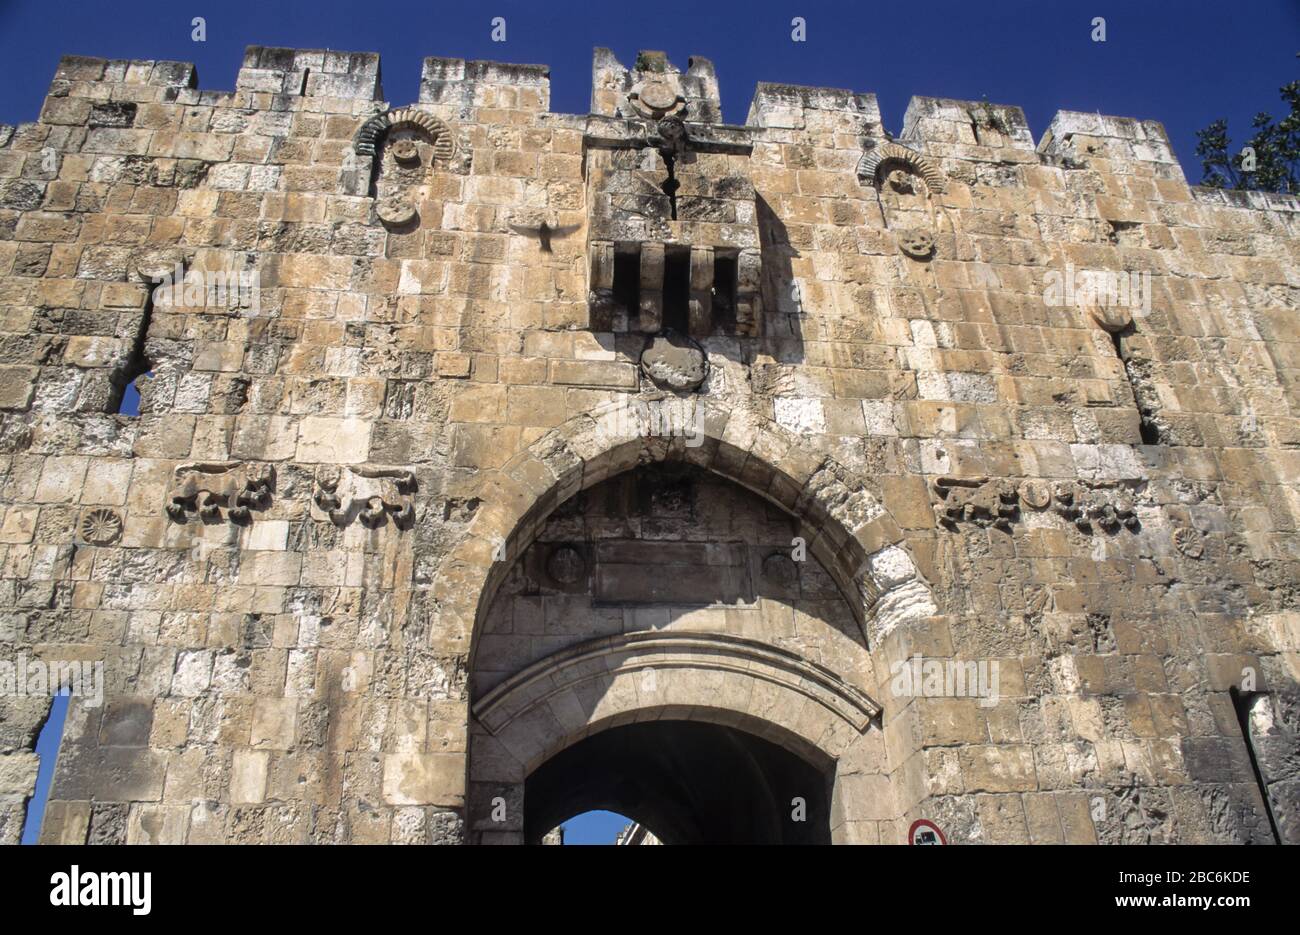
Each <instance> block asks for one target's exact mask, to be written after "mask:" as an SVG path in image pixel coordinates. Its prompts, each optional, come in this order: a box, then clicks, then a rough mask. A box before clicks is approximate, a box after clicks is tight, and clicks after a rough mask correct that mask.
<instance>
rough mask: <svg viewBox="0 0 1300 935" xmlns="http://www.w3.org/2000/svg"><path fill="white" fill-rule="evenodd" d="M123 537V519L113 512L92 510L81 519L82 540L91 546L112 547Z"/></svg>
mask: <svg viewBox="0 0 1300 935" xmlns="http://www.w3.org/2000/svg"><path fill="white" fill-rule="evenodd" d="M121 537H122V518H121V517H120V516H118V515H117V514H116V513H114V512H113V511H112V510H108V509H101V510H91V511H90V512H89V513H87V514H86V515H85V516H83V517H82V518H81V538H83V539H85V540H86V541H87V542H89V543H90V544H91V545H112V544H113V543H114V542H116V541H117V540H118V539H120V538H121Z"/></svg>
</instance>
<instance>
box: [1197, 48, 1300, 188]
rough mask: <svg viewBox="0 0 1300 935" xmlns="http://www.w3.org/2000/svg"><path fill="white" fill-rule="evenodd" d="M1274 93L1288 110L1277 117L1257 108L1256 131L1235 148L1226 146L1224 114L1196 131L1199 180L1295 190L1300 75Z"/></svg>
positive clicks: (1299, 182)
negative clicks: (1275, 118) (1280, 97)
mask: <svg viewBox="0 0 1300 935" xmlns="http://www.w3.org/2000/svg"><path fill="white" fill-rule="evenodd" d="M1297 57H1300V55H1298V56H1297ZM1279 93H1280V94H1281V95H1282V100H1283V102H1284V103H1286V104H1287V105H1288V106H1289V107H1290V109H1291V110H1290V113H1288V114H1287V115H1286V116H1285V117H1283V118H1282V119H1281V120H1278V121H1274V119H1273V115H1272V114H1269V113H1265V112H1260V113H1258V114H1256V115H1255V119H1254V120H1253V121H1251V127H1252V128H1253V129H1254V131H1255V135H1254V136H1252V137H1251V138H1250V140H1248V141H1247V142H1246V145H1245V147H1244V148H1243V149H1242V150H1241V151H1240V152H1236V153H1233V152H1232V151H1231V142H1230V140H1229V139H1228V121H1226V120H1216V121H1214V123H1212V124H1210V125H1209V126H1208V127H1206V128H1205V129H1204V130H1197V131H1196V139H1197V143H1196V155H1197V156H1199V157H1200V159H1201V171H1202V172H1203V173H1204V178H1203V179H1202V180H1201V184H1202V185H1204V186H1206V187H1207V188H1237V189H1251V190H1254V191H1267V192H1289V193H1291V194H1300V81H1292V82H1291V83H1290V84H1286V85H1283V86H1282V87H1281V88H1280V89H1279ZM1251 153H1253V154H1254V165H1253V168H1252V167H1251V162H1250V158H1249V156H1250V154H1251Z"/></svg>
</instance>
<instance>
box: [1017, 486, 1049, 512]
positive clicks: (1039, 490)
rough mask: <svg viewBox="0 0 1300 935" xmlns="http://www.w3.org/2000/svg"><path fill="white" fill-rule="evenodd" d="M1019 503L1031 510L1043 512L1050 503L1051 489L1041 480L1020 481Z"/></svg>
mask: <svg viewBox="0 0 1300 935" xmlns="http://www.w3.org/2000/svg"><path fill="white" fill-rule="evenodd" d="M1020 501H1021V502H1022V503H1024V504H1025V506H1027V507H1030V508H1032V509H1035V510H1045V509H1047V507H1048V506H1050V505H1051V503H1052V488H1051V487H1049V486H1047V483H1046V482H1045V481H1041V480H1027V481H1022V482H1021V483H1020Z"/></svg>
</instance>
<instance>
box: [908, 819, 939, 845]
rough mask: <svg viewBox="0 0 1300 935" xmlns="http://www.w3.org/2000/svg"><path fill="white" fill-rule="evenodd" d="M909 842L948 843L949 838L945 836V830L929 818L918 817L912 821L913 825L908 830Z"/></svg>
mask: <svg viewBox="0 0 1300 935" xmlns="http://www.w3.org/2000/svg"><path fill="white" fill-rule="evenodd" d="M907 843H908V844H947V843H948V839H947V838H945V837H944V836H943V832H942V831H940V830H939V826H938V825H936V824H935V823H934V822H932V821H931V820H930V819H928V818H918V819H917V820H916V821H914V822H912V827H911V828H910V829H909V830H908V832H907Z"/></svg>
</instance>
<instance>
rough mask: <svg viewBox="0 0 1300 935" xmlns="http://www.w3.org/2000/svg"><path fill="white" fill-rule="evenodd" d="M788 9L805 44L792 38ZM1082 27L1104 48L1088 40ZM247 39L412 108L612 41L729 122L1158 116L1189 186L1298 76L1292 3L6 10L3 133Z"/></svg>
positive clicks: (18, 1) (1133, 0) (569, 108)
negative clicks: (777, 88)
mask: <svg viewBox="0 0 1300 935" xmlns="http://www.w3.org/2000/svg"><path fill="white" fill-rule="evenodd" d="M195 16H203V17H205V18H206V20H207V41H206V42H204V43H195V42H193V41H191V39H190V32H191V26H190V20H191V19H192V18H193V17H195ZM494 16H504V17H506V21H507V41H506V42H504V43H494V42H492V41H491V40H490V35H489V34H490V29H491V26H490V20H491V18H492V17H494ZM795 16H802V17H804V19H805V20H807V24H808V41H807V42H804V43H795V42H792V41H791V40H790V20H791V18H792V17H795ZM1094 16H1104V17H1105V18H1106V25H1107V41H1106V42H1105V43H1097V42H1093V41H1091V39H1090V33H1091V29H1092V27H1091V25H1090V23H1091V20H1092V18H1093V17H1094ZM250 44H259V45H286V46H296V47H299V48H333V49H341V50H345V51H351V52H368V51H378V52H380V53H381V54H382V55H383V74H384V90H385V94H386V97H387V99H388V100H389V101H390V102H392V103H393V104H404V103H409V102H410V101H412V100H414V99H415V96H416V88H417V86H418V84H419V73H420V60H421V58H423V57H424V56H427V55H446V56H458V57H463V58H488V59H496V60H499V61H509V62H533V63H544V64H547V65H550V66H551V81H552V85H551V86H552V109H553V110H556V111H564V112H570V113H573V112H581V113H586V111H587V106H588V102H589V100H590V66H591V49H592V47H593V46H596V45H606V46H610V47H611V48H613V49H614V50H615V51H616V52H617V53H618V55H619V57H620V58H621V59H622V60H623V61H624V62H625V63H630V62H631V61H632V59H633V58H634V57H635V55H636V52H637V50H638V49H643V48H644V49H663V50H665V51H667V52H668V53H669V55H670V57H671V58H672V59H673V60H674V61H675V62H677V63H678V64H680V65H683V66H684V65H685V63H686V57H687V56H688V55H691V54H699V55H703V56H706V57H708V58H711V59H713V61H714V63H715V64H716V65H717V69H718V76H719V79H720V81H721V85H722V103H723V110H724V112H725V116H726V118H727V120H729V121H730V122H734V123H741V122H744V119H745V114H746V112H747V111H748V109H749V101H750V98H751V97H752V95H753V91H754V84H755V82H757V81H760V80H763V81H781V82H788V83H792V84H807V85H820V86H827V87H839V88H851V89H853V90H857V91H873V92H875V93H876V94H877V95H879V97H880V105H881V110H882V112H883V114H884V119H885V125H886V127H888V128H889V129H890V130H892V131H894V132H897V131H898V130H899V129H900V128H901V125H902V120H903V112H904V110H905V109H906V107H907V100H908V98H909V97H910V96H911V95H913V94H924V95H933V96H940V97H955V98H963V99H970V100H979V99H980V98H982V97H985V96H986V97H987V98H988V100H990V101H992V102H993V103H998V104H1018V105H1020V106H1021V107H1023V108H1024V109H1025V112H1026V114H1027V116H1028V118H1029V125H1030V127H1031V128H1032V130H1033V132H1034V135H1035V137H1036V138H1037V137H1040V136H1041V135H1042V132H1043V130H1044V129H1045V128H1046V127H1047V124H1048V123H1049V121H1050V120H1051V118H1052V115H1053V114H1054V113H1055V112H1056V111H1057V110H1062V109H1064V110H1085V111H1101V112H1102V113H1105V114H1115V115H1119V116H1126V117H1140V118H1148V119H1157V120H1161V121H1163V122H1164V123H1165V125H1166V127H1167V128H1168V129H1169V132H1170V135H1171V137H1172V138H1173V142H1174V147H1175V150H1176V152H1177V153H1178V155H1179V157H1180V158H1181V160H1182V162H1183V166H1184V169H1185V170H1186V171H1187V175H1188V177H1189V179H1190V180H1192V181H1196V180H1198V179H1199V178H1200V169H1199V166H1198V165H1197V164H1196V160H1195V157H1194V146H1195V135H1194V134H1195V131H1196V130H1197V129H1198V128H1200V127H1203V126H1204V125H1206V124H1207V123H1209V122H1210V121H1211V120H1213V119H1215V118H1216V117H1220V116H1223V117H1227V118H1229V127H1230V129H1232V130H1234V131H1235V136H1234V141H1235V142H1236V143H1237V145H1241V143H1242V142H1243V140H1244V135H1245V130H1246V129H1247V127H1248V123H1249V119H1250V117H1251V116H1252V115H1253V114H1254V113H1255V112H1256V111H1258V110H1261V109H1268V110H1272V111H1274V112H1275V113H1279V112H1280V103H1279V101H1278V97H1277V89H1278V87H1279V86H1281V85H1282V84H1284V83H1286V82H1287V81H1290V80H1292V79H1294V78H1296V77H1297V76H1298V75H1300V60H1298V59H1296V57H1295V53H1296V52H1297V51H1300V2H1297V0H1247V2H1244V3H1227V4H1225V3H1223V2H1215V3H1210V2H1205V0H1177V2H1171V0H1163V2H1157V0H1125V2H1116V0H1106V2H1076V0H1003V2H972V0H965V2H945V0H932V2H929V3H922V4H917V3H873V2H869V0H857V2H852V3H838V4H836V3H826V2H817V0H780V2H772V0H752V2H739V3H738V2H734V0H718V2H711V0H691V2H681V0H662V2H661V0H641V2H630V0H611V2H606V3H590V2H584V3H567V4H566V3H556V2H551V3H545V4H544V3H540V2H537V0H528V2H518V0H487V2H484V3H479V2H475V0H469V2H460V3H445V2H440V0H418V2H417V0H398V2H382V0H367V2H363V3H357V2H356V0H313V2H301V0H285V2H276V0H217V2H212V0H192V2H177V0H121V2H111V0H0V61H3V62H4V63H5V81H4V82H0V122H5V123H17V122H21V121H28V120H34V119H35V118H36V115H37V113H38V112H39V109H40V103H41V99H42V97H43V96H44V94H45V91H46V88H47V86H48V84H49V80H50V78H51V76H52V75H53V74H54V68H55V64H56V63H57V61H58V58H59V56H60V55H62V54H65V53H73V54H80V55H96V56H103V57H109V58H159V59H176V60H182V61H192V62H195V63H196V64H197V65H198V70H199V79H200V85H201V86H202V87H204V88H213V89H231V88H233V87H234V84H235V73H236V71H237V70H238V68H239V62H240V58H241V54H242V50H243V47H244V46H245V45H250Z"/></svg>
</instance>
